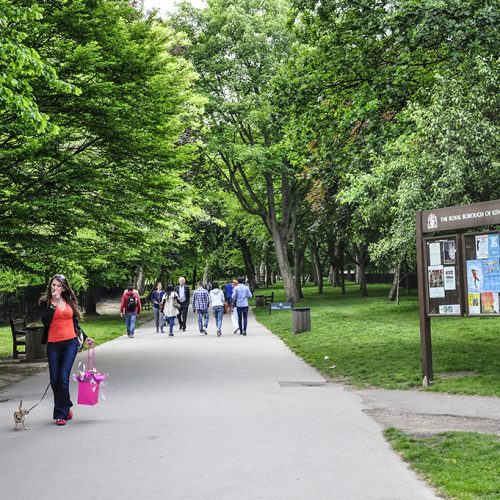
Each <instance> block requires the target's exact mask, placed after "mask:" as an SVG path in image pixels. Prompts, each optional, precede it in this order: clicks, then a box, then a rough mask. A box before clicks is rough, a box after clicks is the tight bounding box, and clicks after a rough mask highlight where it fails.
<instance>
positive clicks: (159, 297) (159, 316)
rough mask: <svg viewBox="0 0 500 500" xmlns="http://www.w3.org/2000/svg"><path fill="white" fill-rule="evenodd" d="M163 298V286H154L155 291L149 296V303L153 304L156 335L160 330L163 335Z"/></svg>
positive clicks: (159, 284)
mask: <svg viewBox="0 0 500 500" xmlns="http://www.w3.org/2000/svg"><path fill="white" fill-rule="evenodd" d="M164 296H165V290H163V285H162V284H161V283H157V284H156V289H155V290H154V291H153V293H152V294H151V302H152V303H153V312H154V314H155V326H156V333H158V332H159V331H160V330H161V333H163V312H162V307H161V306H162V302H163V297H164Z"/></svg>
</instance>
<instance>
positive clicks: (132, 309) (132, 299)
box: [125, 293, 137, 312]
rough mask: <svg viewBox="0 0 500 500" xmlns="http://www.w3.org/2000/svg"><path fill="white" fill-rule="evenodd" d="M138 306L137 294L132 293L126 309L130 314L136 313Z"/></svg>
mask: <svg viewBox="0 0 500 500" xmlns="http://www.w3.org/2000/svg"><path fill="white" fill-rule="evenodd" d="M136 306H137V299H136V298H135V294H134V293H131V294H130V295H129V296H128V297H127V301H126V302H125V308H126V309H127V311H128V312H135V309H136Z"/></svg>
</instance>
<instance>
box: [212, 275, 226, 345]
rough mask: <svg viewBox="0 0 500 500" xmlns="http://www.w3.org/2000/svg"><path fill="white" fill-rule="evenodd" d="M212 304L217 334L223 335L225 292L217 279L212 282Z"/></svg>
mask: <svg viewBox="0 0 500 500" xmlns="http://www.w3.org/2000/svg"><path fill="white" fill-rule="evenodd" d="M210 305H211V306H212V312H213V313H214V319H215V328H216V329H217V336H218V337H220V336H221V335H222V318H223V317H224V293H223V292H222V290H221V289H220V288H219V283H217V282H216V281H214V282H213V283H212V290H210Z"/></svg>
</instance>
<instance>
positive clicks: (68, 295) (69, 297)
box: [39, 274, 83, 319]
mask: <svg viewBox="0 0 500 500" xmlns="http://www.w3.org/2000/svg"><path fill="white" fill-rule="evenodd" d="M54 280H57V281H58V282H59V283H60V284H61V286H62V288H63V290H62V294H61V295H62V298H63V299H64V300H65V301H66V302H67V303H68V304H69V305H70V307H71V309H73V312H74V313H75V314H76V317H77V318H78V319H83V313H82V311H81V309H80V306H79V305H78V299H77V298H76V295H75V292H74V291H73V289H72V288H71V285H70V284H69V281H68V280H67V278H66V276H64V275H63V274H56V275H54V276H53V277H52V278H51V279H50V281H49V284H48V285H47V290H46V291H45V294H44V295H42V296H41V297H40V300H39V302H40V304H41V303H42V302H46V303H47V304H50V299H51V297H52V289H51V285H52V282H53V281H54Z"/></svg>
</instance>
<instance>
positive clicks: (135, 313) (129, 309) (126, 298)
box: [120, 284, 141, 339]
mask: <svg viewBox="0 0 500 500" xmlns="http://www.w3.org/2000/svg"><path fill="white" fill-rule="evenodd" d="M140 314H141V297H140V296H139V294H138V293H137V291H136V290H134V285H132V284H131V285H129V286H128V290H127V292H126V293H124V294H123V297H122V302H121V304H120V316H121V317H122V318H124V319H125V327H126V329H127V335H128V336H129V338H131V339H133V338H134V333H135V323H136V321H137V318H138V317H139V315H140Z"/></svg>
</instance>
